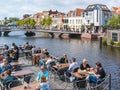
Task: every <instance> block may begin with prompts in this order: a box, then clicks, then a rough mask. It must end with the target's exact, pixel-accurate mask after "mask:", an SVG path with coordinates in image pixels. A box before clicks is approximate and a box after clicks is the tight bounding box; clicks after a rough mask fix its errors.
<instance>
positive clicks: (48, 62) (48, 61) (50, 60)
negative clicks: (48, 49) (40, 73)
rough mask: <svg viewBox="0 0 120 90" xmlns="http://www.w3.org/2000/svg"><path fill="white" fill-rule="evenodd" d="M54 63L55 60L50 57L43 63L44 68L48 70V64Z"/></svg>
mask: <svg viewBox="0 0 120 90" xmlns="http://www.w3.org/2000/svg"><path fill="white" fill-rule="evenodd" d="M54 61H55V60H54V59H53V57H52V56H50V57H49V58H48V60H47V62H46V63H45V64H46V66H47V68H49V67H50V63H51V62H54Z"/></svg>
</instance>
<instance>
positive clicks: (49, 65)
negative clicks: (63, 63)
mask: <svg viewBox="0 0 120 90" xmlns="http://www.w3.org/2000/svg"><path fill="white" fill-rule="evenodd" d="M54 65H56V63H55V61H52V62H50V63H48V64H47V65H46V67H47V69H48V70H50V69H51V68H52V67H53V66H54Z"/></svg>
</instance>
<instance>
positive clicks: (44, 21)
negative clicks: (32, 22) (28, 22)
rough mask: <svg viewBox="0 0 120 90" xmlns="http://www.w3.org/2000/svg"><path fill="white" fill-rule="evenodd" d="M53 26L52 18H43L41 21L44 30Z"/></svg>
mask: <svg viewBox="0 0 120 90" xmlns="http://www.w3.org/2000/svg"><path fill="white" fill-rule="evenodd" d="M51 24H52V18H51V17H48V18H43V19H42V20H41V21H40V26H41V27H42V28H49V27H50V25H51Z"/></svg>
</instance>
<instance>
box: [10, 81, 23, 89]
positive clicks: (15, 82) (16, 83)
mask: <svg viewBox="0 0 120 90" xmlns="http://www.w3.org/2000/svg"><path fill="white" fill-rule="evenodd" d="M20 85H22V82H21V81H20V80H13V81H12V82H10V83H9V85H8V88H9V89H8V90H10V89H11V88H13V87H17V86H20Z"/></svg>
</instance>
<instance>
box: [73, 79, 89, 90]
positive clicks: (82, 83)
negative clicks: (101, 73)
mask: <svg viewBox="0 0 120 90" xmlns="http://www.w3.org/2000/svg"><path fill="white" fill-rule="evenodd" d="M73 88H74V90H86V89H87V81H86V79H81V80H75V81H74V82H73Z"/></svg>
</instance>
